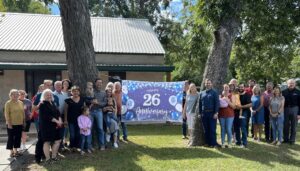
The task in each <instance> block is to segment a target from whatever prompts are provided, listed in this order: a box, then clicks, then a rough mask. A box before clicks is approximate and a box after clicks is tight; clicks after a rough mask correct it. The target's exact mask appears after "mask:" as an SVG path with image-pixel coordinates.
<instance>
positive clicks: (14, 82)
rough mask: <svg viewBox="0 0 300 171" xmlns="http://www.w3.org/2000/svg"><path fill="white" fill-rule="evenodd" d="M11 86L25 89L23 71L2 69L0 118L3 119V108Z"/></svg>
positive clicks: (0, 79)
mask: <svg viewBox="0 0 300 171" xmlns="http://www.w3.org/2000/svg"><path fill="white" fill-rule="evenodd" d="M13 88H14V89H23V90H25V75H24V71H20V70H4V75H0V92H1V95H0V120H4V115H3V108H4V105H5V102H6V101H7V100H9V97H8V93H9V91H10V90H11V89H13Z"/></svg>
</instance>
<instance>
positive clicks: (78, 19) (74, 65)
mask: <svg viewBox="0 0 300 171" xmlns="http://www.w3.org/2000/svg"><path fill="white" fill-rule="evenodd" d="M59 5H60V14H61V21H62V28H63V35H64V42H65V48H66V61H67V65H68V74H69V78H70V80H71V81H72V83H73V85H78V86H79V87H80V88H81V92H82V93H84V92H85V88H86V82H87V81H94V80H95V79H96V78H97V76H98V70H97V67H96V60H95V51H94V46H93V36H92V30H91V18H90V13H89V9H88V1H86V0H83V1H82V0H60V1H59Z"/></svg>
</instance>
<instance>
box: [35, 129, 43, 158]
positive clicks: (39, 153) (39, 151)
mask: <svg viewBox="0 0 300 171" xmlns="http://www.w3.org/2000/svg"><path fill="white" fill-rule="evenodd" d="M43 146H44V142H43V140H42V135H41V131H39V132H38V140H37V142H36V145H35V160H36V161H37V162H38V163H39V162H40V161H41V159H42V158H44V151H43Z"/></svg>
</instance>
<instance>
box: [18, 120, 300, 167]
mask: <svg viewBox="0 0 300 171" xmlns="http://www.w3.org/2000/svg"><path fill="white" fill-rule="evenodd" d="M128 131H129V135H130V136H129V140H130V141H129V142H128V143H125V142H121V144H120V148H119V149H108V150H106V151H104V152H102V151H97V152H95V153H94V154H92V155H86V156H80V155H79V154H74V153H73V154H72V153H67V154H65V155H66V158H65V159H62V160H61V161H59V162H57V163H55V164H52V165H50V166H40V165H37V164H35V163H33V162H27V164H25V165H24V166H23V169H25V170H26V169H31V170H58V171H64V170H84V171H94V170H130V171H133V170H230V171H233V170H300V144H299V140H300V138H299V136H300V129H298V139H297V143H296V144H295V145H293V146H291V145H287V144H283V145H281V146H280V147H277V146H272V145H269V144H267V143H264V142H260V143H257V142H253V141H252V140H250V142H249V146H248V148H247V149H241V148H238V147H234V148H231V149H212V148H205V147H193V148H187V147H186V144H187V142H188V141H187V140H182V139H181V127H180V126H174V125H173V126H171V125H137V126H128ZM218 140H219V137H218ZM30 161H32V160H30Z"/></svg>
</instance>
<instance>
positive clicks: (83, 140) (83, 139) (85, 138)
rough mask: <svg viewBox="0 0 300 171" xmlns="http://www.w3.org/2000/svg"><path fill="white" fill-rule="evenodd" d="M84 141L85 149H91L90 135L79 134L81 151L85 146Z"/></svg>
mask: <svg viewBox="0 0 300 171" xmlns="http://www.w3.org/2000/svg"><path fill="white" fill-rule="evenodd" d="M85 143H87V149H88V150H90V149H92V135H91V134H90V135H83V134H80V149H81V150H82V151H83V150H84V147H85Z"/></svg>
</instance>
